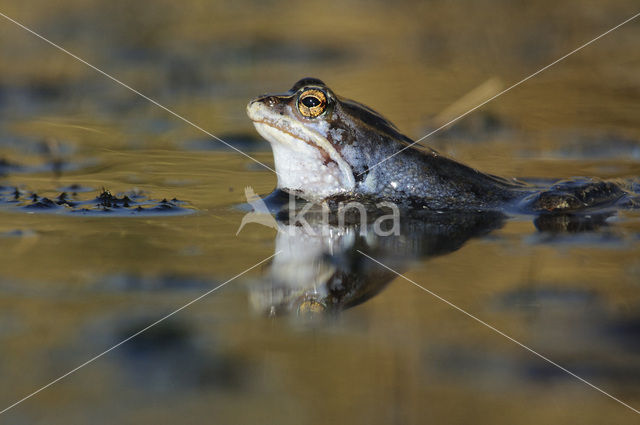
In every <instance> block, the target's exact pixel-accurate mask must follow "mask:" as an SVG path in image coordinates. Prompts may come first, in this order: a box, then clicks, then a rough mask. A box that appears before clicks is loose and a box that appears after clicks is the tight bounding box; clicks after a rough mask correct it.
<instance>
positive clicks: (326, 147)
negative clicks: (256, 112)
mask: <svg viewBox="0 0 640 425" xmlns="http://www.w3.org/2000/svg"><path fill="white" fill-rule="evenodd" d="M253 124H254V126H255V127H256V130H258V133H260V135H261V136H262V137H264V138H265V139H266V140H267V141H268V142H269V143H270V144H271V148H272V150H273V159H274V162H275V166H276V173H277V174H278V188H280V189H288V190H294V191H299V192H301V194H302V196H304V197H305V198H308V199H311V200H318V199H323V198H326V197H327V196H331V195H336V194H340V193H345V192H350V191H352V190H353V188H354V187H355V178H354V176H353V171H352V169H351V166H349V164H348V163H347V162H346V161H345V160H344V159H342V157H341V156H340V154H339V153H338V152H337V151H336V149H335V148H334V147H333V146H332V145H331V144H330V143H329V141H328V140H327V139H326V138H324V137H321V136H320V135H319V134H317V133H315V132H312V131H310V130H308V129H306V128H304V126H302V125H296V123H287V124H288V129H289V130H290V132H285V131H282V130H279V129H278V128H276V127H274V126H272V125H269V124H266V123H264V122H257V121H254V123H253ZM293 134H296V135H297V134H299V135H300V137H297V136H294V135H293ZM323 154H324V155H323ZM327 156H328V158H329V159H330V160H328V159H327Z"/></svg>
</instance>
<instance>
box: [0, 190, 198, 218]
mask: <svg viewBox="0 0 640 425" xmlns="http://www.w3.org/2000/svg"><path fill="white" fill-rule="evenodd" d="M73 188H74V187H73V186H69V189H73ZM185 204H186V202H184V201H180V200H178V199H177V198H173V199H172V200H171V201H168V200H167V199H166V198H164V199H162V200H161V201H158V200H154V199H149V198H148V197H147V196H145V195H143V193H142V192H140V191H131V192H128V193H126V194H117V195H114V194H112V193H111V191H109V190H108V189H102V191H101V192H100V194H99V195H98V196H96V197H94V198H92V199H79V198H78V193H77V192H71V193H69V192H67V191H64V192H61V193H60V194H59V195H58V196H56V197H55V198H48V197H43V196H40V195H38V194H37V193H35V192H24V191H21V190H20V189H19V188H17V187H15V188H14V187H4V186H3V187H0V207H2V206H11V207H14V208H18V209H21V210H25V211H28V212H30V213H35V212H43V213H44V212H53V213H73V214H81V215H90V216H103V215H105V214H108V215H109V216H113V215H117V216H123V217H130V216H156V215H183V214H191V213H193V212H195V210H194V209H193V208H188V207H186V206H185Z"/></svg>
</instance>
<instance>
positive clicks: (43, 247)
mask: <svg viewBox="0 0 640 425" xmlns="http://www.w3.org/2000/svg"><path fill="white" fill-rule="evenodd" d="M638 11H639V10H638V4H637V2H634V1H631V0H609V1H607V2H602V1H596V0H587V1H573V0H568V1H563V2H555V1H547V0H535V1H507V0H504V1H502V0H498V1H423V2H418V1H399V2H393V3H392V2H384V1H367V2H365V1H344V2H333V1H322V2H281V1H272V0H266V1H259V2H258V1H246V2H245V1H238V2H216V1H204V0H186V1H183V2H175V1H166V0H156V1H150V0H149V1H146V0H145V1H135V2H132V1H124V0H111V1H97V0H93V1H87V0H56V1H45V0H25V1H21V2H15V1H14V2H4V3H3V4H2V6H1V7H0V12H2V13H3V14H6V15H7V16H9V17H11V18H13V19H15V20H17V21H19V22H21V23H22V24H24V25H26V26H27V27H29V28H31V29H33V30H34V31H36V32H38V33H40V34H41V35H43V36H44V37H46V38H48V39H50V40H51V41H53V42H55V43H58V44H59V45H61V46H62V47H64V48H65V49H68V50H69V51H71V52H72V53H74V54H76V55H78V56H79V57H81V58H82V59H84V60H86V61H88V62H89V63H91V64H92V65H95V66H96V67H98V68H100V69H101V70H103V71H104V72H106V73H109V74H111V75H113V76H114V77H116V78H118V79H120V80H121V81H123V82H125V83H126V84H128V85H130V86H131V87H133V88H135V89H136V90H139V91H140V92H142V93H144V94H145V95H147V96H149V97H151V98H152V99H154V100H156V101H158V102H159V103H161V104H162V105H164V106H166V107H168V108H170V109H172V110H173V111H175V112H176V113H178V114H180V115H182V116H184V117H185V118H187V119H188V120H190V121H192V122H194V123H196V124H197V125H199V126H201V127H202V128H204V129H206V130H207V131H209V132H211V133H213V134H215V135H216V136H218V137H220V138H222V139H224V140H225V141H228V142H229V143H231V144H233V145H234V146H236V147H238V148H239V149H242V150H243V151H245V152H247V153H249V154H251V155H253V156H255V157H256V158H257V159H259V160H260V161H264V162H265V163H267V164H272V158H271V151H270V149H269V146H268V144H267V143H265V142H263V141H261V140H260V139H259V138H258V136H257V134H256V133H255V132H254V130H253V128H252V125H251V123H250V122H249V120H248V119H247V117H246V115H245V106H246V104H247V102H248V101H249V100H250V99H251V98H252V97H255V96H257V95H259V94H262V93H265V92H274V91H276V92H278V91H286V90H288V89H289V87H291V85H293V83H294V82H296V81H297V80H298V79H300V78H302V77H305V76H313V77H317V78H320V79H322V80H324V81H325V82H326V83H327V84H328V85H329V86H330V87H331V88H332V89H333V90H334V91H336V92H337V93H339V94H340V95H342V96H345V97H349V98H352V99H356V100H358V101H360V102H362V103H364V104H366V105H368V106H371V107H372V108H374V109H375V110H377V111H378V112H380V113H381V114H383V115H384V116H386V117H388V118H389V119H390V120H391V121H393V122H394V123H395V124H396V125H397V126H398V127H399V128H400V129H401V131H403V132H404V133H405V134H407V135H408V136H409V137H412V138H419V137H421V136H422V135H424V134H426V133H428V132H429V131H430V130H432V129H434V128H437V127H439V126H440V125H441V124H443V123H445V122H447V121H448V120H449V119H451V118H454V117H455V116H457V115H459V114H461V113H463V112H466V110H468V109H470V108H472V107H474V106H475V105H476V104H478V103H480V102H482V101H483V100H485V99H486V98H488V97H490V96H491V95H493V94H495V93H497V92H498V91H500V90H501V89H504V88H506V87H508V86H509V85H511V84H512V83H515V82H517V81H519V80H520V79H522V78H524V77H526V76H528V75H530V74H532V73H533V72H535V71H537V70H538V69H540V68H542V67H543V66H545V65H547V64H549V63H551V62H552V61H554V60H556V59H557V58H559V57H561V56H563V55H565V54H566V53H568V52H569V51H571V50H573V49H575V48H576V47H578V46H579V45H581V44H583V43H585V42H587V41H589V40H591V39H593V38H594V37H596V36H597V35H599V34H601V33H603V32H604V31H606V30H608V29H610V28H611V27H613V26H615V25H617V24H619V23H620V22H622V21H624V20H625V19H627V18H629V17H631V16H633V15H634V14H635V13H638ZM639 40H640V21H638V20H636V21H633V22H630V23H629V24H627V25H625V26H624V27H622V28H620V29H619V30H616V31H614V32H613V33H611V34H609V35H607V36H606V37H604V38H602V39H601V40H599V41H597V42H595V43H594V44H593V45H591V46H588V47H587V48H585V49H584V50H582V51H580V52H578V53H576V54H575V55H573V56H571V57H569V58H568V59H566V60H565V61H563V62H561V63H559V64H557V65H556V66H554V67H552V68H550V69H549V70H547V71H545V72H544V73H542V74H540V75H538V76H536V77H534V78H532V79H531V80H529V81H527V82H525V83H524V84H522V86H519V87H517V88H515V89H514V90H512V91H510V92H509V93H507V94H505V95H503V96H501V97H500V98H498V99H496V100H495V101H493V102H491V103H489V104H488V105H486V106H485V107H483V108H481V109H480V110H478V111H476V112H475V113H474V114H472V115H470V116H468V117H466V118H465V119H463V120H461V121H460V122H459V123H458V124H457V125H456V126H454V127H453V128H451V129H449V130H446V131H442V132H440V133H438V134H437V135H434V136H433V137H431V138H429V139H427V140H425V144H427V145H430V146H432V147H434V148H436V149H437V150H439V151H440V152H442V153H445V154H447V155H450V156H452V157H454V158H456V159H458V160H461V161H463V162H466V163H468V164H470V165H472V166H474V167H477V168H480V169H482V170H484V171H487V172H491V173H494V174H500V175H504V176H517V177H530V178H539V179H561V178H568V177H572V176H598V177H602V178H632V177H637V176H638V175H640V121H639V120H638V117H640V106H639V105H640V51H639V50H638V48H637V47H638V41H639ZM275 183H276V179H275V176H274V175H272V174H271V173H270V172H268V171H265V170H264V169H262V168H261V167H260V166H259V165H257V164H255V163H253V162H251V161H250V160H248V159H247V158H245V157H242V156H240V155H238V154H237V153H234V152H233V151H231V150H229V149H228V148H226V147H224V146H223V145H221V144H220V143H219V142H216V141H213V140H211V138H209V137H208V136H207V135H205V134H203V133H202V132H199V131H198V130H197V129H195V128H193V127H191V126H189V125H188V124H186V123H184V122H182V121H180V120H179V119H177V118H176V117H174V116H171V115H170V114H168V113H167V112H166V111H163V110H162V109H160V108H158V107H157V106H155V105H153V104H151V103H150V102H148V101H147V100H145V99H143V98H141V97H140V96H137V95H136V94H134V93H132V92H131V91H129V90H127V89H126V88H124V87H122V86H120V85H118V84H116V83H114V82H113V81H111V80H109V79H108V78H106V77H105V76H104V75H101V74H99V73H97V72H96V71H94V70H92V69H90V68H89V67H87V66H86V65H84V64H82V63H80V62H78V61H77V60H75V59H73V58H71V57H70V56H68V55H65V54H64V53H62V52H61V51H59V50H57V49H55V48H53V47H52V46H51V45H48V44H47V43H45V42H44V41H42V40H40V39H38V38H36V37H35V36H33V35H32V34H29V33H28V32H27V31H25V30H24V29H21V28H19V27H18V26H17V25H15V24H14V23H11V22H10V21H8V20H6V19H5V18H2V17H0V247H1V248H0V249H1V250H2V251H1V252H2V255H1V256H0V294H1V296H0V305H1V306H2V308H1V309H0V341H1V342H0V376H1V377H2V379H1V381H2V384H0V409H2V408H4V406H5V405H7V406H8V405H10V404H11V403H13V402H15V401H17V400H18V399H20V398H21V397H23V396H25V395H27V394H29V393H30V392H32V391H34V390H36V389H37V388H38V387H40V386H42V385H44V384H46V383H48V382H49V381H51V380H52V379H55V378H56V377H58V376H59V375H61V374H63V373H65V372H67V371H68V370H70V369H72V368H73V367H75V366H77V365H78V364H80V363H82V362H84V361H85V360H87V359H88V358H90V357H92V356H93V355H95V354H98V353H100V352H101V351H103V350H104V349H106V348H108V347H110V346H111V345H113V344H115V343H117V342H119V341H120V340H121V339H123V338H125V337H127V336H128V335H130V334H131V333H133V332H135V331H136V330H138V329H140V328H143V327H144V326H146V325H147V324H148V323H151V322H153V321H155V320H156V319H158V318H159V317H161V316H162V315H164V314H167V313H169V312H170V311H172V310H173V309H175V308H178V307H179V306H181V305H183V304H184V303H186V302H188V301H190V300H191V299H193V298H195V297H196V296H198V295H200V294H201V293H204V292H206V291H207V290H209V289H211V288H213V287H215V286H216V285H217V284H219V283H220V282H222V281H224V280H226V279H228V278H229V277H231V276H233V275H235V274H237V273H239V272H241V271H242V270H244V269H246V268H247V267H250V266H252V265H253V264H255V263H256V262H258V261H260V260H262V259H264V258H265V257H267V256H269V255H270V254H272V253H273V249H274V234H275V232H274V231H273V230H271V229H267V228H263V227H258V226H255V225H254V226H253V227H251V228H250V229H246V230H244V231H243V233H241V234H240V236H238V237H236V236H235V231H236V229H237V226H238V225H239V223H240V220H241V217H242V215H243V212H242V211H240V210H239V209H238V208H236V205H238V204H240V203H242V202H244V201H245V199H244V193H243V189H244V187H245V186H249V185H250V186H252V187H253V188H254V189H255V190H256V192H258V193H260V194H266V193H269V192H270V191H271V190H272V189H273V188H274V187H275ZM103 189H108V190H109V191H111V192H112V193H113V194H114V195H115V196H124V194H129V195H128V196H130V197H132V198H134V196H140V197H144V198H145V199H148V200H149V203H150V205H156V204H157V203H158V202H160V200H161V199H165V198H166V199H169V200H170V199H173V198H177V199H178V200H180V201H183V202H184V203H180V204H179V205H180V207H179V209H178V210H176V214H164V213H158V214H155V213H154V212H153V211H148V212H145V213H144V214H139V215H136V216H131V217H117V216H110V215H108V214H102V213H101V212H100V211H99V210H98V209H95V208H89V211H86V212H85V213H82V214H76V213H73V212H70V211H68V210H67V209H65V208H63V207H61V208H52V209H51V210H48V209H47V208H40V207H37V208H29V205H31V204H32V203H33V202H35V201H34V199H41V198H42V197H47V198H49V199H56V198H57V197H59V196H60V194H61V193H62V192H64V193H68V194H70V196H73V198H74V199H75V200H77V201H78V202H88V204H87V205H90V204H91V202H92V200H93V199H94V198H95V197H96V196H98V195H99V194H100V192H101V191H102V190H103ZM16 192H17V195H15V194H16ZM71 194H73V195H71ZM34 195H35V198H34ZM582 230H587V231H583V232H578V233H571V234H566V233H559V234H555V233H549V232H545V231H540V230H539V229H538V228H536V226H535V224H534V223H533V221H532V220H531V218H530V217H515V218H512V219H511V220H509V221H508V222H507V223H506V224H505V226H504V227H502V228H501V229H498V230H496V231H494V232H492V233H491V234H490V235H488V236H486V237H484V238H480V239H474V240H473V241H471V242H469V243H468V244H467V245H465V246H464V247H463V248H462V249H460V250H458V251H455V252H454V253H451V254H449V255H446V256H441V257H438V258H435V259H428V260H426V259H425V260H424V261H421V262H419V263H418V264H415V265H414V266H413V267H412V268H411V269H410V270H408V272H407V273H408V276H410V277H412V278H415V279H416V280H417V281H419V282H420V283H421V284H423V285H425V286H427V287H429V288H430V289H432V290H433V291H434V292H436V293H438V294H440V295H442V296H444V297H445V298H448V299H449V300H451V301H452V302H454V303H456V304H458V305H460V306H461V307H463V308H465V309H468V310H469V311H471V312H473V313H474V314H477V315H478V316H480V317H481V318H483V319H485V320H487V321H488V322H490V323H492V324H494V325H496V326H497V327H498V328H500V329H501V330H504V331H505V332H506V333H508V334H510V335H513V336H514V337H516V338H518V339H519V340H521V341H522V342H523V343H526V344H528V345H530V346H532V347H533V348H534V349H537V350H539V351H540V352H542V353H543V354H545V355H547V356H548V357H550V358H551V359H553V360H554V361H558V363H560V364H562V365H564V366H566V367H568V368H569V369H571V370H573V371H575V372H576V373H578V374H580V375H581V376H583V377H585V378H586V379H588V380H589V381H592V382H593V383H594V384H596V385H599V386H602V387H603V388H604V389H606V390H608V391H610V392H611V393H612V394H614V395H616V396H617V397H620V398H621V399H623V400H625V401H627V402H628V403H629V404H631V405H632V406H634V407H636V408H638V406H640V392H639V391H638V388H639V386H638V383H640V374H639V373H640V372H639V371H640V357H639V356H640V346H639V345H638V343H637V341H638V337H640V313H638V307H639V305H640V304H639V301H640V287H639V285H638V283H639V282H640V261H639V260H638V259H639V258H640V256H639V254H640V215H639V214H638V213H637V212H633V211H630V212H621V213H619V214H617V215H615V216H614V217H612V218H611V219H609V220H608V221H607V222H606V224H605V225H602V226H596V227H593V226H592V227H589V228H587V229H582ZM265 267H266V266H265ZM264 271H265V268H264V267H262V268H259V269H257V270H255V271H253V272H251V273H249V275H248V276H247V277H243V278H241V279H239V280H238V281H234V282H233V283H232V284H229V285H228V286H227V287H225V288H224V289H222V290H220V291H219V292H216V293H214V294H212V295H211V296H210V297H207V298H206V299H204V300H202V301H201V302H199V303H197V304H195V305H193V306H192V307H191V308H189V309H188V310H185V311H183V312H181V313H180V314H178V315H176V316H175V317H174V318H172V319H171V320H170V321H168V322H167V323H165V324H163V325H162V326H158V327H157V328H155V329H153V330H151V331H149V332H148V333H146V334H144V335H141V336H140V337H139V338H137V339H136V340H132V341H130V343H128V344H125V345H123V346H122V347H121V348H119V349H118V350H116V351H114V352H112V353H109V354H108V355H107V356H105V357H104V358H102V359H100V360H98V361H97V362H95V363H94V364H92V365H90V366H87V367H85V368H83V369H81V370H80V371H78V372H77V373H76V374H74V375H72V376H70V377H68V378H67V379H65V380H64V381H62V382H60V383H58V384H56V385H55V386H53V387H51V388H49V389H47V390H45V391H43V392H42V393H40V394H38V395H37V396H35V397H33V398H32V399H30V400H27V401H25V402H24V403H23V404H21V405H19V406H16V407H15V408H14V409H12V410H10V411H8V412H6V413H4V414H3V415H2V416H0V421H2V422H5V423H16V424H22V423H24V424H33V423H47V424H51V423H65V424H69V423H87V422H91V423H132V424H133V423H136V424H140V423H158V422H160V423H171V422H180V423H204V422H212V421H216V422H221V423H256V424H261V423H264V424H268V423H269V424H270V423H318V424H320V423H329V422H337V423H367V424H370V423H381V424H388V423H398V424H407V423H424V422H426V421H433V422H438V423H471V422H474V423H501V422H508V423H522V424H525V423H534V422H535V423H540V422H542V423H552V422H560V421H563V422H580V423H585V424H588V423H594V424H596V423H597V424H599V423H603V422H605V421H606V422H607V423H626V422H629V423H630V422H631V421H632V420H633V419H635V414H634V413H633V412H632V411H631V410H629V409H626V408H625V407H624V406H621V405H620V404H617V403H615V402H614V401H612V400H610V399H608V398H606V397H604V396H603V395H602V394H600V393H598V392H596V391H594V390H593V389H591V388H589V387H587V386H585V385H584V384H582V383H580V382H579V381H577V380H575V379H574V378H571V377H570V376H568V375H566V374H564V373H562V372H561V371H559V370H557V369H554V368H553V367H552V366H550V365H548V364H545V363H543V362H542V361H541V360H539V359H537V358H535V357H533V356H532V355H531V354H530V353H527V352H525V351H523V350H522V349H520V348H519V347H517V346H515V345H513V344H512V343H510V342H509V341H507V340H505V339H503V338H502V337H499V336H497V335H495V334H493V333H491V332H490V331H489V330H487V329H486V328H482V327H481V326H480V325H479V324H477V323H475V322H472V321H471V320H470V319H469V318H467V317H464V316H462V315H461V314H460V313H458V312H456V311H454V310H452V309H451V308H449V307H447V306H446V305H444V304H442V303H441V302H439V301H437V300H435V299H433V298H431V297H430V296H429V295H428V294H426V293H424V292H421V291H419V290H418V289H417V288H415V287H413V286H411V285H409V284H408V283H407V282H405V281H402V280H399V281H395V282H393V283H392V284H390V285H389V286H388V287H387V288H386V289H385V290H384V291H383V292H382V293H381V294H380V295H378V296H377V297H375V298H373V299H371V300H370V301H368V302H367V303H364V304H362V305H360V306H357V307H355V308H353V309H349V310H346V311H344V312H342V313H341V314H339V315H337V316H336V317H332V318H328V319H326V320H323V321H320V322H314V323H313V325H308V324H300V323H299V322H298V321H297V320H296V319H295V318H291V317H290V318H276V319H274V318H269V317H267V316H266V315H265V314H263V312H256V311H255V310H254V309H252V308H251V305H250V303H249V301H248V298H249V297H248V295H247V294H248V293H249V292H250V291H251V288H252V287H254V286H255V285H259V284H260V281H261V278H262V277H261V276H263V274H264Z"/></svg>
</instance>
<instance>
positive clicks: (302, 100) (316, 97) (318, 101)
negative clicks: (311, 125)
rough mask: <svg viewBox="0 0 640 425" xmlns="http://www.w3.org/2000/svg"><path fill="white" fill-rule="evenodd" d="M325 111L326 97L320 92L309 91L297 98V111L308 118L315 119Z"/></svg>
mask: <svg viewBox="0 0 640 425" xmlns="http://www.w3.org/2000/svg"><path fill="white" fill-rule="evenodd" d="M325 109H327V96H325V94H324V93H323V92H321V91H320V90H315V89H309V90H306V91H304V92H302V94H300V97H298V110H299V111H300V113H301V114H302V115H303V116H305V117H308V118H315V117H317V116H318V115H320V114H322V113H323V112H324V111H325Z"/></svg>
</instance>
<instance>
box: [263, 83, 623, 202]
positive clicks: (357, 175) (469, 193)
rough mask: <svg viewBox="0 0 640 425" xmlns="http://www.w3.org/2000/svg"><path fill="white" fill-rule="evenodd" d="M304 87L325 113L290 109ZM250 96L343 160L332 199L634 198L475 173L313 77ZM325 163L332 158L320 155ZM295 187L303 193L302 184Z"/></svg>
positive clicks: (608, 187)
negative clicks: (344, 172)
mask: <svg viewBox="0 0 640 425" xmlns="http://www.w3.org/2000/svg"><path fill="white" fill-rule="evenodd" d="M308 89H316V90H321V91H322V92H323V93H325V94H326V97H327V108H326V111H325V112H324V113H323V114H322V115H320V116H318V117H316V118H305V117H302V116H301V115H300V114H296V112H297V107H296V104H297V103H296V102H297V101H298V97H299V96H300V94H301V93H303V92H304V91H305V90H308ZM255 102H260V103H262V104H263V105H266V106H268V107H269V108H270V110H272V111H274V112H277V113H278V114H280V115H281V116H282V117H284V118H285V119H288V120H291V121H295V122H302V123H304V124H305V125H308V126H309V127H310V128H313V129H314V131H316V132H317V133H318V134H321V135H322V137H323V138H325V139H326V140H328V141H329V142H330V144H331V145H332V146H333V147H334V148H335V149H336V151H337V152H338V153H339V154H340V156H341V157H342V158H343V159H344V160H345V161H346V162H347V163H348V164H349V166H350V167H351V170H352V173H353V178H354V180H355V184H354V186H353V187H349V188H346V189H345V190H344V191H342V192H339V193H336V194H335V196H337V197H341V198H344V197H350V196H354V197H358V196H367V197H372V198H375V199H380V200H390V201H394V202H400V203H410V204H412V205H414V206H421V207H423V208H426V209H433V210H487V209H517V210H520V211H528V212H548V211H551V212H555V211H574V210H581V209H585V208H590V207H593V206H602V205H615V204H617V203H620V202H621V200H623V199H627V200H629V199H633V197H632V196H630V195H631V194H630V193H629V192H628V191H627V190H625V188H623V187H621V186H620V185H618V184H616V183H611V182H604V181H600V180H597V179H583V180H579V181H569V182H564V183H560V184H557V185H555V186H553V187H551V188H548V189H545V188H540V187H534V186H530V185H527V184H525V183H522V182H519V181H517V180H507V179H503V178H500V177H496V176H493V175H490V174H486V173H482V172H480V171H478V170H475V169H473V168H471V167H468V166H466V165H464V164H461V163H459V162H457V161H454V160H452V159H450V158H446V157H444V156H442V155H440V154H438V153H437V152H435V151H433V150H430V149H425V148H422V147H419V146H418V145H414V146H411V147H407V146H408V145H410V144H412V143H413V141H412V140H411V139H409V138H408V137H407V136H405V135H403V134H402V133H400V132H399V131H398V129H397V128H396V127H395V126H394V125H393V124H392V123H391V122H389V121H388V120H386V119H385V118H384V117H382V116H381V115H380V114H378V113H377V112H375V111H373V110H372V109H370V108H368V107H366V106H364V105H362V104H360V103H358V102H355V101H353V100H349V99H345V98H342V97H340V96H338V95H336V94H335V93H333V91H331V89H329V88H328V87H327V86H326V85H325V84H324V83H323V82H322V81H320V80H318V79H314V78H305V79H302V80H300V81H298V82H297V83H296V84H295V85H294V86H293V87H292V88H291V90H289V91H288V92H287V93H284V94H277V95H265V96H262V97H259V98H257V99H255V100H253V101H252V103H255ZM325 123H326V124H325ZM323 124H324V126H323ZM302 142H305V143H308V144H310V145H313V143H312V142H310V141H303V140H301V143H302ZM320 150H321V149H320ZM398 152H400V153H398ZM394 154H395V155H394ZM389 157H391V158H389ZM387 158H389V159H387ZM325 161H326V162H327V163H328V162H330V161H331V159H330V158H329V157H328V155H326V154H325ZM381 161H384V162H383V163H382V164H381V165H378V166H376V164H378V163H380V162H381ZM325 165H326V164H325ZM283 189H287V188H283ZM295 191H296V192H301V193H302V194H303V195H304V192H305V188H304V187H302V188H295ZM628 203H631V204H633V201H632V200H631V201H629V202H628Z"/></svg>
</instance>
